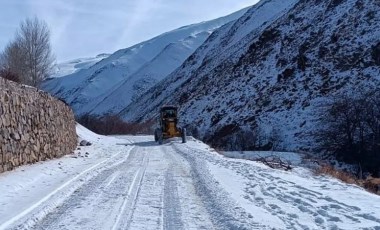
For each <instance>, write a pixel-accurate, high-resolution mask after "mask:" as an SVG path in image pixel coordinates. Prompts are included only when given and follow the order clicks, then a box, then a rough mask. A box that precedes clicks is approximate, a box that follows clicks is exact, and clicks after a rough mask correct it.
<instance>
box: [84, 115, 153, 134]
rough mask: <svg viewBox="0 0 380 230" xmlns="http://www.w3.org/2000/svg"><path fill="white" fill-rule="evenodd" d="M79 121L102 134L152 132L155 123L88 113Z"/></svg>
mask: <svg viewBox="0 0 380 230" xmlns="http://www.w3.org/2000/svg"><path fill="white" fill-rule="evenodd" d="M77 121H78V123H80V124H81V125H83V126H85V127H86V128H88V129H89V130H91V131H93V132H95V133H98V134H102V135H121V134H132V135H136V134H152V133H153V130H152V126H153V124H154V122H153V121H146V122H142V123H128V122H125V121H123V120H122V119H121V118H120V117H118V116H116V115H108V116H104V117H98V116H94V115H89V114H87V115H84V116H81V117H79V118H78V119H77Z"/></svg>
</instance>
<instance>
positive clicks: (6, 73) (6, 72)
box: [0, 69, 21, 83]
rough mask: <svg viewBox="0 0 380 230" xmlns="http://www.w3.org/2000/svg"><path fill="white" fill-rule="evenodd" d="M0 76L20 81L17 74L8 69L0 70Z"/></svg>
mask: <svg viewBox="0 0 380 230" xmlns="http://www.w3.org/2000/svg"><path fill="white" fill-rule="evenodd" d="M0 77H2V78H4V79H7V80H10V81H14V82H17V83H20V82H21V80H20V77H19V76H18V75H17V74H15V73H13V72H11V71H10V70H9V69H2V70H0Z"/></svg>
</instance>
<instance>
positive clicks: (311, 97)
mask: <svg viewBox="0 0 380 230" xmlns="http://www.w3.org/2000/svg"><path fill="white" fill-rule="evenodd" d="M274 5H277V7H273V6H274ZM279 6H282V8H280V7H279ZM273 9H285V10H284V11H281V12H280V13H278V12H279V11H277V12H274V11H273ZM263 12H265V14H264V13H263ZM379 12H380V4H379V2H378V1H371V0H347V1H337V0H333V1H330V0H318V1H317V0H313V1H296V0H295V1H287V2H286V3H285V2H284V1H280V0H272V1H261V2H260V3H259V4H258V5H256V6H255V7H253V8H252V9H251V10H250V11H249V12H247V13H246V15H244V16H243V17H242V18H241V19H239V20H237V21H236V22H235V23H233V24H229V25H226V26H224V27H222V28H221V29H219V30H217V31H215V33H213V35H212V36H210V38H209V39H208V41H207V42H206V43H205V44H204V45H202V46H201V47H200V48H199V49H198V50H197V51H196V52H195V53H194V54H193V55H192V56H191V57H190V58H188V59H187V60H186V61H185V63H184V64H183V65H182V66H181V67H180V68H179V69H177V70H176V71H175V72H174V73H173V74H171V75H170V76H169V77H168V78H166V79H165V80H164V81H163V82H161V83H159V84H158V85H156V86H155V87H154V88H152V89H151V90H150V91H149V93H147V94H146V95H144V96H143V97H142V98H141V99H139V100H138V101H137V102H136V103H133V104H132V105H130V106H129V107H127V108H126V109H124V110H123V111H122V113H121V115H122V116H123V117H124V118H125V119H127V120H132V121H140V120H144V119H149V118H152V117H154V116H155V114H156V112H157V108H158V107H159V106H161V105H162V104H177V105H179V106H180V107H181V109H180V113H181V116H182V118H183V123H185V124H187V125H188V127H189V128H190V129H194V128H195V127H196V129H197V133H199V134H200V136H201V137H203V138H204V139H205V140H207V141H211V142H219V143H217V144H221V143H220V142H223V141H224V142H225V140H226V139H228V138H229V137H231V135H232V134H233V133H236V132H238V131H240V130H242V129H250V128H251V127H255V126H256V125H259V126H260V128H261V131H263V132H266V133H269V132H271V130H275V129H276V135H277V137H278V138H279V139H281V141H282V143H283V145H282V147H283V148H288V149H294V148H298V147H310V146H311V145H312V144H313V143H311V139H310V138H308V137H307V136H304V135H303V134H308V131H310V130H312V129H313V128H314V127H315V120H316V119H317V117H316V116H315V114H316V112H317V110H318V104H319V102H320V101H324V100H326V99H327V98H328V97H330V96H331V95H334V94H336V93H338V92H345V91H349V90H350V89H352V88H354V87H359V88H360V87H362V88H368V87H369V86H370V85H372V86H374V87H379V86H380V82H379V80H380V61H379V60H380V59H379V58H378V57H379V56H380V52H379V50H380V40H379V37H380V13H379ZM268 14H271V17H270V18H271V19H270V20H268V21H267V22H266V23H264V24H262V25H258V26H253V25H254V23H255V22H256V20H255V18H256V17H258V18H260V17H263V16H266V17H269V15H268ZM244 35H246V36H244ZM231 43H232V44H231Z"/></svg>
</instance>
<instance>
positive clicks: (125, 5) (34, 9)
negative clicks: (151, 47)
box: [0, 0, 258, 61]
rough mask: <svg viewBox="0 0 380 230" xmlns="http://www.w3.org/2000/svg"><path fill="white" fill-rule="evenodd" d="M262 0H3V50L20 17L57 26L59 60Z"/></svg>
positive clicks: (54, 34) (0, 8)
mask: <svg viewBox="0 0 380 230" xmlns="http://www.w3.org/2000/svg"><path fill="white" fill-rule="evenodd" d="M257 2H258V0H212V1H208V0H191V1H185V0H0V31H1V33H0V51H1V50H3V48H4V47H5V45H6V44H7V43H8V42H9V41H10V40H11V39H12V38H13V36H14V33H15V31H16V30H17V28H18V26H19V24H20V21H22V20H24V19H25V18H26V17H33V16H37V17H38V18H40V19H43V20H45V21H46V22H47V23H48V25H49V27H50V30H51V33H52V34H51V35H52V36H51V41H52V45H53V50H54V53H55V55H56V57H57V59H58V61H66V60H70V59H75V58H80V57H91V56H95V55H97V54H99V53H110V52H114V51H116V50H118V49H121V48H126V47H129V46H131V45H134V44H136V43H139V42H141V41H144V40H147V39H149V38H152V37H154V36H156V35H159V34H161V33H163V32H167V31H169V30H172V29H175V28H178V27H181V26H185V25H188V24H192V23H196V22H201V21H205V20H210V19H214V18H218V17H221V16H225V15H227V14H229V13H232V12H235V11H237V10H240V9H242V8H244V7H247V6H250V5H253V4H255V3H257Z"/></svg>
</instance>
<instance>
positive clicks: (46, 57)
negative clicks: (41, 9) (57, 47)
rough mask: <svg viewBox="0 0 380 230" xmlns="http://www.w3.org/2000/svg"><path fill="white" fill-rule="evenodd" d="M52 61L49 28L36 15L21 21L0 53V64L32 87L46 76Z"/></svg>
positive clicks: (37, 84) (50, 68)
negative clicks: (11, 39)
mask: <svg viewBox="0 0 380 230" xmlns="http://www.w3.org/2000/svg"><path fill="white" fill-rule="evenodd" d="M54 61H55V58H54V56H53V54H52V49H51V45H50V31H49V28H48V26H47V24H46V23H45V22H44V21H41V20H39V19H38V18H37V17H35V18H33V19H30V18H28V19H26V20H25V21H23V22H21V24H20V28H19V30H18V31H17V33H16V36H15V39H14V40H13V41H11V42H10V43H9V44H8V45H7V46H6V47H5V50H4V51H3V53H2V54H1V63H2V66H3V67H5V68H7V69H9V70H10V71H11V72H12V73H14V74H16V75H17V76H18V77H19V78H20V80H21V82H22V83H24V84H27V85H31V86H34V87H38V86H39V84H40V83H41V82H42V81H43V80H44V79H46V78H47V77H48V75H49V74H50V73H51V71H52V69H53V66H54Z"/></svg>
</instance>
